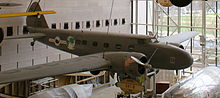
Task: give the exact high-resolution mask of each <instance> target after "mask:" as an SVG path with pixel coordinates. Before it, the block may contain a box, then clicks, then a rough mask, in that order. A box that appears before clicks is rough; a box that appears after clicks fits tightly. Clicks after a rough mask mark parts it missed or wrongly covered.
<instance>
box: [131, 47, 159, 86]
mask: <svg viewBox="0 0 220 98" xmlns="http://www.w3.org/2000/svg"><path fill="white" fill-rule="evenodd" d="M157 50H158V48H157V49H155V50H154V52H153V54H152V55H151V56H150V58H149V59H148V61H147V62H146V63H145V64H144V63H143V62H141V61H140V60H139V59H137V58H136V57H134V56H131V59H132V60H134V61H135V62H136V63H138V64H140V65H142V66H144V68H145V74H144V78H145V83H144V88H145V90H147V81H146V79H147V76H148V75H147V74H148V69H151V68H152V66H151V64H149V63H150V61H151V59H152V58H153V56H154V55H155V53H156V52H157Z"/></svg>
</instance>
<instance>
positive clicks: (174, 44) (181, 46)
mask: <svg viewBox="0 0 220 98" xmlns="http://www.w3.org/2000/svg"><path fill="white" fill-rule="evenodd" d="M168 44H170V45H173V46H176V47H179V48H181V49H184V47H183V45H181V44H178V43H168Z"/></svg>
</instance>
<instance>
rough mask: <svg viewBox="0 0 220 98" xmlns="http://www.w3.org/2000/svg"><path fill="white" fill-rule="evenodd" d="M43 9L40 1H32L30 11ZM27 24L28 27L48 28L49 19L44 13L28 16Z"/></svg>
mask: <svg viewBox="0 0 220 98" xmlns="http://www.w3.org/2000/svg"><path fill="white" fill-rule="evenodd" d="M38 11H42V10H41V7H40V5H39V3H38V2H34V3H32V5H31V6H30V8H29V9H28V12H38ZM26 24H27V26H28V27H36V28H48V25H47V21H46V19H45V17H44V15H33V16H27V18H26Z"/></svg>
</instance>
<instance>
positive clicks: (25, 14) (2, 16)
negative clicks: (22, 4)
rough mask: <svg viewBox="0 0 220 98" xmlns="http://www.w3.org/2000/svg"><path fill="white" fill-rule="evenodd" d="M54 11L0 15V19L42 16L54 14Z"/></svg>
mask: <svg viewBox="0 0 220 98" xmlns="http://www.w3.org/2000/svg"><path fill="white" fill-rule="evenodd" d="M55 13H56V12H55V11H37V12H24V13H10V14H0V18H6V17H17V16H34V15H43V14H55Z"/></svg>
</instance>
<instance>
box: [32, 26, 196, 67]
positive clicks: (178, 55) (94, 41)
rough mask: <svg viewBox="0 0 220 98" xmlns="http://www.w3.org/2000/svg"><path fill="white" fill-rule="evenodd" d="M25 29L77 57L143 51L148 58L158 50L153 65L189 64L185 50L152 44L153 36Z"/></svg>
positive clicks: (185, 65) (42, 40)
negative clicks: (40, 34) (42, 34)
mask: <svg viewBox="0 0 220 98" xmlns="http://www.w3.org/2000/svg"><path fill="white" fill-rule="evenodd" d="M29 32H31V33H44V34H46V36H45V37H43V38H38V39H35V40H37V41H39V42H42V43H44V44H46V45H48V46H51V47H54V48H57V49H60V50H63V51H65V52H68V53H72V54H76V55H79V56H83V55H88V54H93V53H100V52H114V51H123V52H139V53H143V54H145V55H146V56H147V57H148V58H149V57H150V56H151V55H152V54H153V52H154V51H155V50H156V49H158V50H157V51H156V53H155V55H154V56H153V58H152V60H151V62H150V64H151V65H152V67H153V68H160V69H170V70H176V69H183V68H187V67H189V66H191V65H192V63H193V59H192V57H191V56H190V54H189V53H187V52H186V51H185V50H183V49H181V48H179V47H176V46H173V45H170V44H167V43H154V42H152V41H151V39H153V37H149V36H145V35H132V34H120V33H108V34H107V33H106V32H93V31H73V30H57V29H46V28H29Z"/></svg>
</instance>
